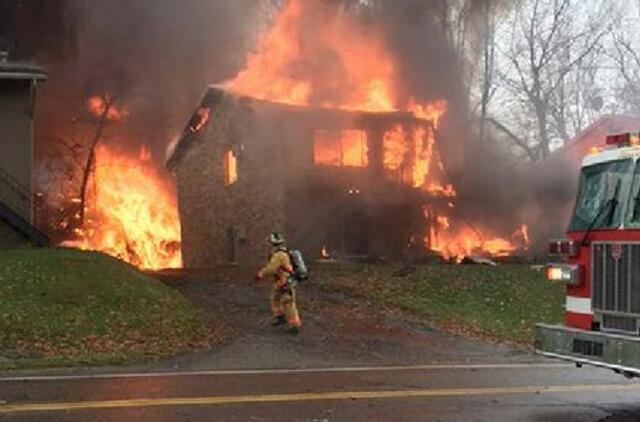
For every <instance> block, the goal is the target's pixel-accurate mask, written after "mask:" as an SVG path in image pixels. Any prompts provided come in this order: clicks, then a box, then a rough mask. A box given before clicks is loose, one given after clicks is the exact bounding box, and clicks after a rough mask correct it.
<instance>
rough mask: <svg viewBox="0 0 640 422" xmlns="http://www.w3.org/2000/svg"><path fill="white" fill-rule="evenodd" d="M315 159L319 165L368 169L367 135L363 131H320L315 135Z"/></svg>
mask: <svg viewBox="0 0 640 422" xmlns="http://www.w3.org/2000/svg"><path fill="white" fill-rule="evenodd" d="M313 158H314V162H315V164H318V165H325V166H353V167H366V166H367V165H368V164H369V159H368V156H367V134H366V133H365V132H364V131H361V130H342V131H339V132H329V131H326V130H318V131H316V133H315V135H314V142H313Z"/></svg>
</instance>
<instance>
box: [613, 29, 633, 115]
mask: <svg viewBox="0 0 640 422" xmlns="http://www.w3.org/2000/svg"><path fill="white" fill-rule="evenodd" d="M613 47H614V48H613V49H612V50H611V51H612V53H611V56H612V59H613V63H614V64H615V71H616V74H617V77H618V80H619V86H618V89H617V92H616V97H617V100H618V101H617V105H618V110H619V111H621V112H624V113H629V114H636V115H638V114H640V54H639V53H638V51H637V49H636V47H635V45H634V43H633V40H632V39H631V38H630V37H629V36H628V35H627V34H624V33H617V34H615V36H614V40H613Z"/></svg>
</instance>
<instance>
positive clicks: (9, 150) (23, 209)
mask: <svg viewBox="0 0 640 422" xmlns="http://www.w3.org/2000/svg"><path fill="white" fill-rule="evenodd" d="M31 84H32V82H31V81H30V80H0V200H2V201H3V202H5V203H6V204H7V205H8V206H10V207H11V208H12V209H14V210H15V211H16V212H17V213H19V214H20V215H21V216H22V217H23V218H24V219H25V220H26V221H29V222H31V221H32V201H31V198H30V196H29V195H24V191H26V193H30V192H31V166H32V154H33V151H32V145H31V132H32V116H31V109H32V104H31V101H32V98H31V87H32V85H31ZM5 175H8V176H9V179H12V181H15V182H17V184H18V185H19V186H20V187H21V188H23V189H22V190H23V193H20V192H19V190H16V189H15V187H12V186H10V185H11V184H13V182H9V181H7V180H6V179H7V177H6V176H5Z"/></svg>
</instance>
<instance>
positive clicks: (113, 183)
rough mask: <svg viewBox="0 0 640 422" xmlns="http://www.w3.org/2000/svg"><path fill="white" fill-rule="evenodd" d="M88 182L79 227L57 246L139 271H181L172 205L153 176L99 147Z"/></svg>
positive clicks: (167, 192)
mask: <svg viewBox="0 0 640 422" xmlns="http://www.w3.org/2000/svg"><path fill="white" fill-rule="evenodd" d="M93 178H94V182H95V183H94V184H93V185H94V186H95V190H94V191H92V192H90V193H91V197H90V198H89V202H88V205H87V209H86V214H85V221H84V226H83V227H82V228H81V229H78V230H76V236H77V237H78V239H77V240H74V241H67V242H63V244H62V246H69V247H76V248H79V249H84V250H95V251H101V252H104V253H107V254H109V255H112V256H115V257H118V258H120V259H123V260H125V261H127V262H129V263H131V264H132V265H135V266H137V267H140V268H144V269H161V268H179V267H181V266H182V256H181V252H180V223H179V219H178V214H177V207H176V204H175V200H174V196H173V194H172V190H171V189H170V188H169V186H167V185H166V184H165V183H163V182H162V179H161V177H160V176H159V174H157V172H156V171H155V170H154V169H153V168H151V167H149V166H147V165H144V164H141V162H139V161H138V160H136V159H133V158H130V157H126V156H123V155H119V154H117V153H115V152H113V151H111V150H110V149H108V148H106V147H104V146H101V147H98V149H97V150H96V166H95V171H94V174H93Z"/></svg>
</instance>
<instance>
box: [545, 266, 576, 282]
mask: <svg viewBox="0 0 640 422" xmlns="http://www.w3.org/2000/svg"><path fill="white" fill-rule="evenodd" d="M547 279H548V280H549V281H559V282H562V283H565V284H568V285H570V286H577V285H579V284H580V282H581V280H580V266H579V265H569V264H548V265H547Z"/></svg>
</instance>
